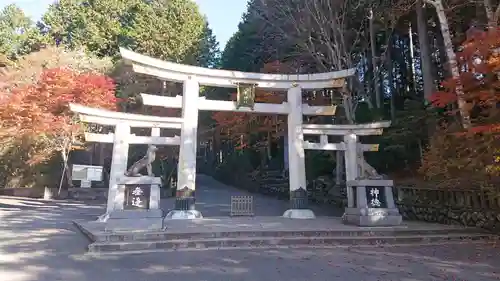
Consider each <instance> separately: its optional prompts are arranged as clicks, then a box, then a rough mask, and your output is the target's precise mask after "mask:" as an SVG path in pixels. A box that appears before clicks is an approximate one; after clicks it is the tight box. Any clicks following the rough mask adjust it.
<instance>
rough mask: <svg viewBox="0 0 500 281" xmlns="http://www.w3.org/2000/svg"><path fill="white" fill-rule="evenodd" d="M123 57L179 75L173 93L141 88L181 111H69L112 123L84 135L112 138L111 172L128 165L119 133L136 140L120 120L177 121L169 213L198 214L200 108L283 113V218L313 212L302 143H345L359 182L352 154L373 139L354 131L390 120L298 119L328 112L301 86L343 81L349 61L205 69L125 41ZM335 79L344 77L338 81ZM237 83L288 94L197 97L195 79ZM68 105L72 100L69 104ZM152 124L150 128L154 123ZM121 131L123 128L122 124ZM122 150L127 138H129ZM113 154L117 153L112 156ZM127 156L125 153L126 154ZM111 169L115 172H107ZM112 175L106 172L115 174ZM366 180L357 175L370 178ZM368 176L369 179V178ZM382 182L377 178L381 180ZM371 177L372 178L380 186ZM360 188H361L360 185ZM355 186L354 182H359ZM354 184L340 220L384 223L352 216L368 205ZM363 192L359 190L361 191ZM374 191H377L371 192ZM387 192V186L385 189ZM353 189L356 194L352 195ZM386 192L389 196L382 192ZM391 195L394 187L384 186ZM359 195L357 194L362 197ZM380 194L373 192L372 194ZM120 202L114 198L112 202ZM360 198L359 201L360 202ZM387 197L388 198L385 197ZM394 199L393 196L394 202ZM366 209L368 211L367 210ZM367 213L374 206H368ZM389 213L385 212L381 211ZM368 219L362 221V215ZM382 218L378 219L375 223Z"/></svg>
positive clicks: (162, 74)
mask: <svg viewBox="0 0 500 281" xmlns="http://www.w3.org/2000/svg"><path fill="white" fill-rule="evenodd" d="M120 52H121V55H122V57H123V58H124V59H125V60H126V61H128V62H130V63H131V64H132V66H133V69H134V71H135V72H137V73H142V74H146V75H151V76H156V77H158V78H160V79H163V80H169V81H175V82H182V83H183V95H182V96H177V97H165V96H157V95H148V94H142V99H143V103H144V104H145V105H153V106H163V107H167V108H182V117H181V118H166V117H154V116H144V115H137V114H126V113H116V112H107V113H106V112H99V116H98V117H95V116H94V117H92V115H96V114H95V113H94V114H89V112H86V114H85V112H82V110H81V108H80V110H78V109H77V108H76V109H74V111H76V112H79V113H80V114H81V115H82V114H83V118H82V121H84V122H97V123H100V124H108V125H115V126H116V127H115V134H114V138H112V137H111V136H99V137H97V136H92V135H87V138H88V139H89V140H92V139H93V140H96V141H100V142H110V141H111V140H112V139H113V142H114V145H115V147H114V149H113V162H112V171H113V170H114V171H118V170H120V171H119V172H116V176H122V174H120V173H121V172H122V170H123V169H122V168H123V167H122V168H120V169H117V168H116V166H120V167H121V166H123V165H126V164H125V163H126V161H125V163H118V162H119V160H118V158H120V157H121V162H123V156H118V155H115V152H116V153H119V154H122V153H124V152H125V149H122V148H120V147H123V146H124V144H123V142H124V141H123V140H124V138H129V140H128V142H129V143H130V142H131V141H132V142H133V140H134V139H136V140H137V138H138V137H137V136H135V137H130V136H125V135H126V134H128V132H129V131H128V132H125V131H126V130H125V129H123V128H122V127H128V128H129V129H128V130H130V127H151V128H180V129H181V134H180V151H179V168H178V177H177V194H176V195H177V200H176V206H175V210H173V211H171V212H170V213H169V214H167V216H166V218H167V219H168V218H172V219H178V218H179V219H180V218H184V219H186V218H187V219H189V218H200V217H202V216H201V214H200V213H199V212H198V211H196V209H195V179H196V153H197V126H198V111H199V110H214V111H238V112H256V113H274V114H287V115H288V142H289V143H288V145H289V149H288V158H289V165H290V167H289V171H290V173H289V174H290V177H289V180H290V201H291V206H290V209H289V210H287V211H286V212H285V213H284V216H285V217H289V218H314V217H315V216H314V213H313V212H312V211H311V210H309V209H308V208H307V201H308V200H307V191H306V177H305V155H304V154H305V153H304V149H324V150H331V149H333V148H334V149H341V150H346V156H345V159H346V175H347V181H348V183H349V184H350V185H353V186H354V185H357V183H358V182H355V181H356V180H358V177H357V169H358V164H357V158H358V149H361V150H368V149H370V148H371V147H372V146H366V145H365V146H362V145H359V144H358V142H357V135H367V134H381V133H382V128H384V127H387V126H389V124H390V123H388V122H385V123H383V122H382V123H372V124H364V125H313V124H308V125H303V115H334V114H335V106H310V105H307V104H302V89H322V88H331V87H341V86H343V83H344V80H343V79H344V78H345V77H348V76H352V75H354V74H355V70H354V69H349V70H343V71H337V72H329V73H318V74H291V75H284V74H261V73H247V72H239V71H227V70H218V69H208V68H201V67H195V66H188V65H182V64H176V63H171V62H165V61H161V60H158V59H154V58H151V57H148V56H144V55H141V54H138V53H135V52H132V51H129V50H126V49H120ZM339 79H341V81H342V83H340V84H341V85H339ZM238 84H253V85H255V86H256V87H257V88H266V89H274V90H287V102H284V103H282V104H266V103H256V104H255V105H254V108H253V109H250V108H244V107H240V108H238V107H237V105H236V103H235V102H233V101H216V100H208V99H206V98H204V97H199V92H200V85H208V86H218V87H232V88H234V87H237V85H238ZM73 108H75V107H74V106H73ZM154 130H155V129H153V131H154ZM122 131H124V132H122ZM304 134H319V135H321V143H319V144H314V143H309V142H304V138H303V136H304ZM332 134H333V135H344V142H343V143H340V144H328V143H327V135H332ZM142 138H143V139H142V141H145V142H147V143H151V142H155V141H154V140H152V139H151V138H153V137H142ZM160 142H162V144H166V142H170V143H172V144H174V143H175V144H177V139H176V140H175V141H174V140H173V139H170V140H166V139H163V140H162V141H160ZM127 151H128V146H127ZM115 159H116V161H115ZM125 160H126V159H125ZM112 174H113V175H114V174H115V173H113V172H112ZM113 175H112V176H113ZM368 183H370V182H366V180H365V181H364V182H363V184H365V185H368ZM370 184H371V183H370ZM379 185H380V184H379ZM379 185H377V186H379ZM363 188H365V187H364V186H363ZM115 189H116V184H115V183H113V184H111V183H110V190H109V195H110V196H109V197H108V209H107V210H108V213H109V212H110V211H116V210H117V209H119V208H120V207H119V206H118V205H119V204H120V202H122V201H123V200H120V199H118V200H117V199H116V198H117V196H116V193H117V192H116V190H115ZM358 189H359V191H361V189H360V188H358ZM354 192H355V191H353V190H351V191H349V192H348V198H349V200H348V201H349V202H351V203H350V204H349V208H348V209H356V211H355V212H347V211H348V210H346V216H347V218H348V219H346V222H349V223H356V224H365V225H369V224H373V222H380V221H383V222H384V223H382V224H387V220H384V219H383V218H382V219H381V216H384V214H382V215H381V213H380V211H377V212H376V216H378V217H376V218H373V217H370V218H368V219H367V218H359V219H357V220H356V219H349V218H352V214H358V216H359V217H363V216H364V217H366V214H367V211H364V210H358V209H357V207H358V206H363V208H365V209H366V208H367V203H366V202H367V199H366V197H364V199H363V197H361V195H360V192H357V195H354ZM363 194H364V193H363ZM377 194H378V193H377ZM385 195H387V192H386V193H385ZM355 197H356V199H354V198H355ZM387 198H389V196H387ZM390 198H392V190H391V191H390ZM360 199H361V201H360ZM377 200H378V199H377ZM116 202H118V204H117V203H116ZM363 202H364V203H363ZM387 205H390V204H387ZM392 205H393V204H392ZM368 213H370V212H368ZM372 213H373V212H372ZM386 213H388V212H386ZM367 222H368V223H367ZM379 224H380V223H379Z"/></svg>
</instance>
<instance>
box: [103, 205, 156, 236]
mask: <svg viewBox="0 0 500 281" xmlns="http://www.w3.org/2000/svg"><path fill="white" fill-rule="evenodd" d="M98 221H99V222H102V223H104V225H105V226H104V230H105V231H112V232H117V231H159V230H162V229H164V227H163V211H162V210H161V209H151V210H117V211H112V212H110V213H107V214H104V215H102V216H100V217H99V218H98Z"/></svg>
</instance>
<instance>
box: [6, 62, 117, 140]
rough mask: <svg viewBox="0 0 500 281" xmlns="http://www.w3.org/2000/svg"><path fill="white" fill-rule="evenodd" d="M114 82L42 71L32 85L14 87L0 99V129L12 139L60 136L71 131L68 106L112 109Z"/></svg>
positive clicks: (93, 76) (62, 71) (57, 70)
mask: <svg viewBox="0 0 500 281" xmlns="http://www.w3.org/2000/svg"><path fill="white" fill-rule="evenodd" d="M114 91H115V85H114V82H113V81H112V80H111V79H110V78H108V77H106V76H103V75H99V74H94V73H83V74H77V73H75V72H73V71H71V70H69V69H65V68H55V69H47V70H45V71H44V72H43V73H42V74H41V76H40V79H38V81H37V82H36V83H34V84H31V85H25V86H21V87H16V88H14V89H12V91H11V92H10V93H4V94H3V95H2V96H3V97H2V99H0V107H1V108H2V110H1V111H0V128H1V129H2V132H3V133H6V132H10V133H13V134H15V135H18V136H19V135H30V136H38V135H60V134H61V133H63V132H68V131H69V130H72V126H71V125H70V124H71V122H70V119H71V116H72V114H71V112H70V111H69V103H78V104H81V105H86V106H92V107H98V108H104V109H115V108H116V98H115V95H114Z"/></svg>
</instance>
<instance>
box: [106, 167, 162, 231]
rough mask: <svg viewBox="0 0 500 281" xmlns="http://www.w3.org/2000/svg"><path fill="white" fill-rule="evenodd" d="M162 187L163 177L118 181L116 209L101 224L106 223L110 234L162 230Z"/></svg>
mask: <svg viewBox="0 0 500 281" xmlns="http://www.w3.org/2000/svg"><path fill="white" fill-rule="evenodd" d="M160 185H161V178H159V177H147V176H141V177H120V178H118V179H117V192H116V193H115V198H114V204H113V205H114V209H113V210H111V211H109V212H107V213H106V214H104V215H102V216H101V217H100V218H99V220H98V221H100V222H104V223H105V230H106V231H130V230H141V231H145V230H152V231H155V230H162V229H163V211H162V210H161V209H160Z"/></svg>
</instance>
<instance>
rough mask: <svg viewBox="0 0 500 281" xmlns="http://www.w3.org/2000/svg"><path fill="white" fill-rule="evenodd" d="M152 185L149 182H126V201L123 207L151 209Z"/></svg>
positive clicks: (127, 208)
mask: <svg viewBox="0 0 500 281" xmlns="http://www.w3.org/2000/svg"><path fill="white" fill-rule="evenodd" d="M150 195H151V185H148V184H126V185H125V203H124V206H123V209H125V210H136V209H145V210H147V209H149V201H150V198H151V197H150Z"/></svg>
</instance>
